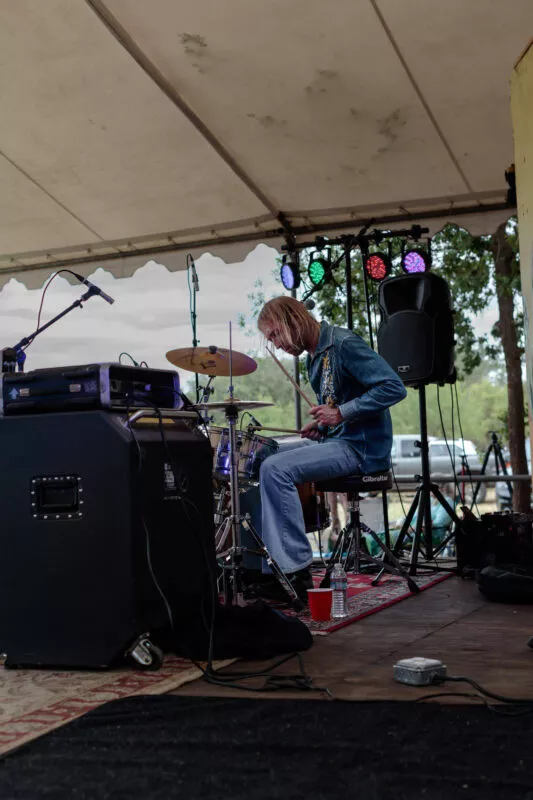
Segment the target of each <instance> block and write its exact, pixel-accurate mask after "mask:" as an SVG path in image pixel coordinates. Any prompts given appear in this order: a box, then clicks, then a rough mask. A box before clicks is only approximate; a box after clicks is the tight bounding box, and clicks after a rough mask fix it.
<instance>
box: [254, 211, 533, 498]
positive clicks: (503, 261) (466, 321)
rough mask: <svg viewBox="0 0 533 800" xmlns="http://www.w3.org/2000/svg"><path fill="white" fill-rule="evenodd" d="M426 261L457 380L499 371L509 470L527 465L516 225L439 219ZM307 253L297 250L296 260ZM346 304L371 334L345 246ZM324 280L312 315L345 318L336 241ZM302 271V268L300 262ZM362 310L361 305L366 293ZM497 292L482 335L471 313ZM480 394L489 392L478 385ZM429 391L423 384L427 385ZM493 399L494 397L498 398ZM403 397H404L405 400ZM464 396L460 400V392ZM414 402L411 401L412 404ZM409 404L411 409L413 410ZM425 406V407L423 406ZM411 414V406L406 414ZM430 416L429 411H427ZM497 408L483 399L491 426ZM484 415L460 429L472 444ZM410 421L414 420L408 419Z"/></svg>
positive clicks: (524, 487)
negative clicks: (445, 300) (448, 299)
mask: <svg viewBox="0 0 533 800" xmlns="http://www.w3.org/2000/svg"><path fill="white" fill-rule="evenodd" d="M390 242H391V253H392V254H393V263H394V264H395V266H396V267H398V262H399V260H400V252H401V240H396V239H391V240H390ZM431 245H432V246H431V250H432V262H433V269H434V271H435V272H437V273H438V274H440V275H442V277H444V278H445V279H446V281H447V283H448V285H449V287H450V291H451V295H452V300H453V305H454V312H455V313H454V325H455V338H456V365H457V367H458V376H459V379H461V380H462V381H463V382H465V381H466V380H467V379H468V378H469V376H470V383H471V385H472V386H473V385H474V383H472V379H473V377H474V375H476V374H477V375H479V373H480V372H481V373H484V374H485V376H487V375H489V376H491V377H492V378H494V376H497V375H498V374H499V375H500V376H501V375H504V376H505V382H506V384H507V413H506V415H505V417H506V419H505V422H506V425H505V426H504V427H505V428H506V430H507V434H508V437H507V438H508V441H509V449H510V454H511V465H512V468H513V471H514V472H515V473H520V474H524V473H527V460H526V452H525V429H526V425H527V417H526V412H525V406H524V390H523V385H522V358H523V353H524V347H523V336H524V331H523V316H522V314H521V311H520V269H519V256H518V230H517V223H516V219H512V220H510V221H509V222H507V223H504V224H502V225H500V226H499V227H498V230H497V231H496V232H495V233H494V234H493V235H492V236H473V235H471V234H470V233H469V232H468V231H466V230H464V229H462V228H458V227H457V226H456V225H447V226H446V227H445V228H444V229H443V230H442V231H441V232H440V233H438V234H437V235H436V236H434V237H433V240H432V242H431ZM307 255H308V254H302V256H301V263H302V265H303V264H304V262H305V260H306V257H307ZM351 258H352V270H351V273H352V298H351V301H352V312H353V328H354V330H355V331H356V333H359V334H360V335H361V336H363V338H366V339H367V340H368V338H369V327H370V329H371V331H372V334H373V336H374V343H375V336H376V333H377V327H378V314H379V309H378V307H377V286H376V284H374V283H373V282H372V281H370V280H369V281H368V282H367V284H366V287H365V282H364V273H363V264H362V258H361V254H360V253H359V252H358V251H357V250H354V251H352V255H351ZM332 263H334V264H336V267H335V269H334V270H333V271H332V274H331V278H332V280H331V281H330V282H328V283H326V284H325V285H324V286H323V287H321V289H320V290H319V291H318V292H317V293H316V294H315V295H314V297H315V299H316V301H317V306H318V307H317V312H318V316H319V317H321V318H323V319H327V320H329V321H330V322H333V323H335V324H338V325H346V318H347V314H346V302H347V298H346V287H345V280H344V272H343V271H344V268H345V265H344V258H343V253H342V251H341V250H340V248H333V253H332ZM302 272H304V270H303V269H302ZM309 288H310V287H309V286H304V287H303V289H301V290H300V295H303V293H304V292H306V291H309ZM366 293H368V305H369V307H370V313H369V311H368V309H367V302H366V301H367V297H366ZM494 298H496V300H497V306H498V322H497V323H496V325H495V326H494V327H493V329H492V331H491V333H490V334H489V335H486V334H484V335H478V334H477V333H476V330H475V326H474V321H475V319H476V317H477V316H479V315H480V314H482V313H483V312H484V311H486V310H487V309H488V308H489V307H490V306H491V304H492V303H493V301H494ZM251 300H254V301H255V303H252V305H253V308H254V311H256V310H257V309H258V306H259V305H260V302H261V301H262V300H264V297H262V296H261V292H260V291H259V292H258V293H257V294H256V295H255V296H252V298H251ZM480 391H481V393H482V394H484V395H487V394H490V393H488V392H487V391H485V390H480ZM428 397H429V392H428ZM493 400H494V402H498V403H499V402H500V400H501V393H500V399H498V400H496V398H493ZM406 402H407V401H406ZM467 403H468V400H467ZM413 409H414V406H413ZM413 409H411V412H412V411H413ZM428 411H429V409H428ZM393 414H394V416H395V424H399V423H398V417H399V416H403V415H402V412H401V411H400V409H398V410H394V411H393ZM407 416H408V417H411V416H412V413H410V414H409V415H407ZM429 416H431V412H430V413H429ZM501 416H502V414H501V413H496V407H495V406H494V405H492V406H491V413H490V424H491V425H492V426H494V429H496V428H501V421H500V417H501ZM487 422H488V418H487V417H486V416H485V417H482V418H480V420H479V423H480V425H483V428H484V429H483V430H480V431H479V432H478V434H477V435H470V436H468V435H467V434H466V433H465V436H466V437H467V438H472V439H473V440H474V441H476V442H477V443H478V446H480V444H481V441H482V440H484V441H485V442H486V441H487V439H486V437H487V434H488V430H489V429H485V428H486V424H487ZM416 427H418V426H416ZM513 494H514V508H515V510H517V511H524V512H527V511H528V510H529V508H530V497H531V485H530V484H529V483H526V482H524V483H519V484H516V485H515V491H514V493H513Z"/></svg>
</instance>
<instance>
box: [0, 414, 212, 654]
mask: <svg viewBox="0 0 533 800" xmlns="http://www.w3.org/2000/svg"><path fill="white" fill-rule="evenodd" d="M132 430H133V432H134V436H132V432H131V431H130V430H129V428H128V426H127V419H126V416H125V415H124V414H121V413H117V412H106V411H82V412H64V413H55V414H54V413H51V414H35V415H27V416H19V417H17V416H14V417H4V418H0V442H1V446H0V474H1V475H2V482H1V490H0V491H1V492H2V523H1V526H0V652H4V653H6V654H7V662H6V663H7V664H8V665H11V666H24V665H27V666H59V667H89V668H101V667H109V666H111V665H113V664H115V663H117V662H119V661H121V660H122V659H123V657H124V654H125V653H126V651H127V650H128V648H129V647H130V645H131V643H132V642H134V641H135V639H136V638H138V637H139V636H141V635H142V634H144V633H148V634H150V635H155V636H156V637H157V635H159V634H161V635H162V636H163V637H164V638H165V639H166V640H167V641H168V640H169V638H171V639H172V640H173V641H174V640H176V641H177V646H178V650H177V652H178V653H179V654H180V655H187V641H186V640H187V635H188V634H187V631H190V630H193V629H194V628H195V626H200V625H202V624H203V623H202V619H206V618H207V619H209V618H210V614H211V609H212V602H213V598H214V595H213V592H214V591H215V585H214V581H215V579H216V575H215V562H216V557H215V545H214V532H213V496H212V454H211V446H210V443H209V440H208V439H207V438H206V437H205V436H204V435H203V434H202V433H201V432H200V431H199V430H197V429H194V428H189V427H187V425H186V423H185V422H183V421H179V420H175V419H172V418H170V417H168V418H165V417H164V414H163V418H162V421H161V423H160V422H159V421H158V420H148V421H143V420H139V421H138V422H137V423H136V424H135V425H134V426H133V427H132ZM171 634H172V636H171ZM180 642H181V646H182V651H181V652H180V651H179V647H180Z"/></svg>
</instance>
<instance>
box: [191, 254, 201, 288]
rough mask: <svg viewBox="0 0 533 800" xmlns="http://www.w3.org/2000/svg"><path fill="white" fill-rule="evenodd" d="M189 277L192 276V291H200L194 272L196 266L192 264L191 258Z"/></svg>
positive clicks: (196, 275)
mask: <svg viewBox="0 0 533 800" xmlns="http://www.w3.org/2000/svg"><path fill="white" fill-rule="evenodd" d="M191 275H192V285H193V286H194V291H195V292H199V291H200V283H199V281H198V273H197V272H196V264H195V263H194V261H193V259H192V258H191Z"/></svg>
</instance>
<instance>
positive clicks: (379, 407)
mask: <svg viewBox="0 0 533 800" xmlns="http://www.w3.org/2000/svg"><path fill="white" fill-rule="evenodd" d="M307 372H308V375H309V380H310V383H311V386H312V387H313V389H314V391H315V393H316V395H317V399H318V404H319V405H328V404H329V405H335V406H338V408H339V410H340V412H341V414H342V417H343V420H344V421H343V422H341V423H339V424H338V425H335V426H331V427H329V428H324V427H322V426H321V427H320V431H321V432H322V433H323V434H324V438H327V439H331V438H340V439H343V440H344V441H346V442H348V443H349V444H350V445H351V446H353V448H354V450H355V451H356V453H357V456H358V458H359V463H360V466H361V471H362V472H364V473H371V472H379V471H381V470H387V469H389V468H390V453H391V448H392V422H391V417H390V413H389V410H388V409H389V407H390V406H393V405H394V404H395V403H398V402H399V401H400V400H403V399H404V398H405V397H406V396H407V392H406V390H405V387H404V385H403V383H402V382H401V380H400V378H398V376H397V375H396V373H395V372H394V370H393V369H392V367H390V366H389V365H388V364H387V362H386V361H385V359H383V358H381V356H379V355H378V354H377V353H376V352H374V350H372V348H370V347H369V346H368V345H367V344H366V342H365V341H364V340H363V339H361V337H360V336H358V335H357V334H356V333H352V331H349V330H347V329H345V328H339V327H337V326H336V325H329V324H328V323H327V322H322V323H321V325H320V335H319V339H318V345H317V348H316V351H315V352H314V354H313V355H312V356H311V355H308V356H307Z"/></svg>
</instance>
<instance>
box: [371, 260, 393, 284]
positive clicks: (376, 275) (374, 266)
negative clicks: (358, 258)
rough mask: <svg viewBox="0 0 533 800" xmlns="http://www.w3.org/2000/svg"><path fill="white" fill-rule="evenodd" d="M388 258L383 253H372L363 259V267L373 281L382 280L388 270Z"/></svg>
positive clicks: (389, 265)
mask: <svg viewBox="0 0 533 800" xmlns="http://www.w3.org/2000/svg"><path fill="white" fill-rule="evenodd" d="M390 268H391V264H390V259H389V257H388V256H387V255H385V253H372V255H370V256H367V258H366V260H365V269H366V271H367V274H368V275H369V276H370V277H371V278H372V280H373V281H382V280H383V279H384V278H386V277H387V275H388V274H389V272H390Z"/></svg>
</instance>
